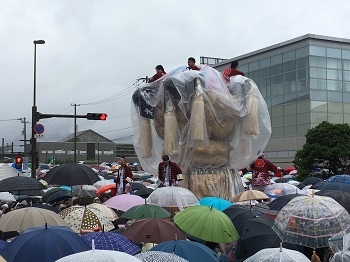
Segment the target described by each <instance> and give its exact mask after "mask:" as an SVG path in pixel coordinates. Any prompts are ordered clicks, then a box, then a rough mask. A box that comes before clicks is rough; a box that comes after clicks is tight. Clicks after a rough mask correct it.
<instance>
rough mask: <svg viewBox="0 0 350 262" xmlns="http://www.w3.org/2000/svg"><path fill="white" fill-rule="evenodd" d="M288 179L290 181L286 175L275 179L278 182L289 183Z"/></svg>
mask: <svg viewBox="0 0 350 262" xmlns="http://www.w3.org/2000/svg"><path fill="white" fill-rule="evenodd" d="M288 181H289V178H285V177H281V178H277V179H276V180H275V182H276V183H287V182H288Z"/></svg>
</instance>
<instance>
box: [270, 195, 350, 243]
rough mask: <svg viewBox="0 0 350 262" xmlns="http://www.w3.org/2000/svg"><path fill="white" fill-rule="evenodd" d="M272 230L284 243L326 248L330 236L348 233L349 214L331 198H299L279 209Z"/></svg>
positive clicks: (349, 228)
mask: <svg viewBox="0 0 350 262" xmlns="http://www.w3.org/2000/svg"><path fill="white" fill-rule="evenodd" d="M273 229H274V230H275V231H276V233H277V235H278V236H279V237H280V238H281V240H282V241H284V242H288V243H294V244H299V245H303V246H307V247H311V248H320V247H326V246H328V239H329V238H330V237H331V236H333V235H335V234H337V233H339V232H343V233H344V234H347V233H349V232H350V215H349V213H348V212H347V211H346V210H345V209H344V208H343V207H342V206H341V205H340V204H338V203H337V202H336V201H335V200H334V199H332V198H330V197H322V196H299V197H296V198H293V199H292V200H291V201H290V202H289V203H288V204H287V205H286V206H285V207H284V208H282V209H281V211H280V212H279V213H278V215H277V217H276V219H275V223H274V225H273Z"/></svg>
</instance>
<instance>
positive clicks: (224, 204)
mask: <svg viewBox="0 0 350 262" xmlns="http://www.w3.org/2000/svg"><path fill="white" fill-rule="evenodd" d="M199 204H200V205H201V206H207V207H211V206H212V207H215V208H216V209H218V210H220V211H222V210H224V209H226V208H228V207H230V206H232V203H231V202H230V201H228V200H226V199H223V198H220V197H203V198H202V199H200V200H199Z"/></svg>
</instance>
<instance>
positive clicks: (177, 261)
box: [135, 251, 189, 262]
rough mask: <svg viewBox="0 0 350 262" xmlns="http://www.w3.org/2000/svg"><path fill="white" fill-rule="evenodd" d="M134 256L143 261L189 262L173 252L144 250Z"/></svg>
mask: <svg viewBox="0 0 350 262" xmlns="http://www.w3.org/2000/svg"><path fill="white" fill-rule="evenodd" d="M135 257H137V258H139V259H141V260H142V261H143V262H160V261H167V262H189V261H188V260H187V259H184V258H182V257H179V256H177V255H175V254H172V253H167V252H162V251H146V252H143V253H140V254H137V255H135Z"/></svg>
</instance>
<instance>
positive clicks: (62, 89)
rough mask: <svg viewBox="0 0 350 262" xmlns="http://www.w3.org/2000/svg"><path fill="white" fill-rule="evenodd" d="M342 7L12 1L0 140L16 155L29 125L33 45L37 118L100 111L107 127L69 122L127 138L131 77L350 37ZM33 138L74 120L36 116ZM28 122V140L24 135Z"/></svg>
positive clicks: (2, 58) (2, 26) (60, 133)
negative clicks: (206, 59)
mask: <svg viewBox="0 0 350 262" xmlns="http://www.w3.org/2000/svg"><path fill="white" fill-rule="evenodd" d="M349 10H350V2H348V1H340V0H339V1H338V0H334V1H331V2H330V1H325V0H306V1H305V0H303V1H301V0H296V1H292V2H291V1H278V0H275V1H273V0H266V1H259V0H256V1H255V0H246V1H232V0H220V1H214V0H196V1H194V0H193V1H191V0H188V1H179V0H173V1H164V0H163V1H158V0H135V1H133V0H128V1H125V0H124V1H120V0H108V1H107V0H30V1H28V0H11V1H2V3H1V8H0V33H1V41H0V53H1V55H0V75H1V77H0V86H1V94H2V96H1V98H2V99H1V103H0V109H1V112H2V114H1V116H0V138H4V139H5V145H6V144H7V143H8V144H11V143H12V142H14V145H15V150H16V151H17V150H22V148H20V147H19V145H20V144H23V142H20V141H19V140H20V139H23V135H22V130H23V127H24V125H23V123H21V122H20V121H19V120H16V119H18V118H23V117H26V120H27V121H28V122H31V107H32V105H33V89H34V88H33V85H34V84H33V83H34V80H33V75H34V74H33V68H34V66H33V64H34V44H33V40H36V39H44V40H45V41H46V44H45V45H38V46H37V99H36V100H37V106H38V111H39V112H41V113H45V114H74V107H73V106H71V104H72V103H76V104H81V106H78V107H77V114H78V115H79V114H81V115H85V114H86V113H87V112H105V113H107V114H108V118H107V121H88V120H86V119H78V120H77V123H78V131H81V130H86V129H92V130H94V131H96V132H99V133H100V134H102V135H104V136H106V137H107V138H109V139H112V140H115V141H116V142H121V143H124V142H130V141H131V140H125V139H123V138H125V137H128V136H130V135H131V134H132V128H131V120H130V104H131V102H130V101H131V95H132V93H133V91H134V90H135V88H136V86H135V85H133V84H134V83H135V81H136V79H137V78H139V77H145V76H152V75H153V74H154V73H155V70H154V68H155V66H156V65H157V64H162V65H163V66H164V68H165V70H166V71H171V70H173V69H175V68H177V67H179V66H182V65H186V64H187V58H188V57H190V56H193V57H195V58H196V60H197V61H198V62H199V58H200V56H210V57H219V58H232V57H235V56H238V55H242V54H245V53H248V52H251V51H255V50H258V49H261V48H264V47H267V46H270V45H273V44H277V43H280V42H283V41H286V40H289V39H291V38H295V37H298V36H301V35H305V34H308V33H311V34H319V35H326V36H334V37H341V38H349V39H350V31H349V29H348V25H349V24H350V16H349ZM40 123H42V124H43V125H44V126H45V132H44V136H45V137H44V138H43V139H41V141H57V140H59V139H61V138H63V137H65V136H67V135H69V134H71V133H73V132H74V120H73V119H64V118H52V119H46V120H41V121H40ZM30 128H31V123H28V124H27V139H29V138H30V136H31V131H30V130H31V129H30Z"/></svg>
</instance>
